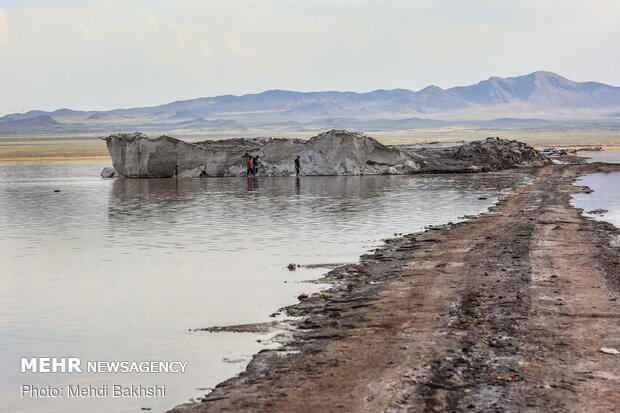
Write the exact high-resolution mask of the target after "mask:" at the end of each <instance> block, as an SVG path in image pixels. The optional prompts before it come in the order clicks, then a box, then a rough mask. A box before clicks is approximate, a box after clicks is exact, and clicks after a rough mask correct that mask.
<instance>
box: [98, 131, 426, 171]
mask: <svg viewBox="0 0 620 413" xmlns="http://www.w3.org/2000/svg"><path fill="white" fill-rule="evenodd" d="M103 139H104V140H105V141H106V144H107V147H108V151H109V152H110V156H111V157H112V163H113V165H114V169H115V171H116V176H123V177H127V178H146V177H152V178H157V177H159V178H165V177H171V176H173V174H174V170H175V166H176V165H178V168H179V176H181V177H199V176H243V175H245V173H246V168H245V159H246V157H247V156H248V155H249V156H259V159H260V162H259V174H260V175H267V176H286V175H290V174H292V173H294V171H295V168H294V163H293V161H294V159H295V158H296V157H297V156H299V157H300V159H301V165H302V172H303V174H304V175H377V174H406V173H414V172H417V171H418V170H419V169H420V166H419V165H418V164H417V163H416V162H415V161H414V160H413V157H412V156H411V155H409V154H407V153H406V152H403V151H401V150H398V149H396V148H390V147H388V146H385V145H383V144H381V143H379V142H378V141H376V140H375V139H373V138H371V137H369V136H366V135H364V134H363V133H351V132H346V131H330V132H325V133H322V134H320V135H318V136H315V137H313V138H311V139H310V140H308V141H304V140H300V139H273V138H258V139H235V140H228V141H206V142H200V143H188V142H183V141H180V140H178V139H175V138H171V137H169V136H161V137H159V138H156V139H151V138H149V137H148V136H146V135H144V134H141V133H132V134H115V135H110V136H108V137H107V138H103Z"/></svg>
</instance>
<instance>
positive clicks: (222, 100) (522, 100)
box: [0, 72, 620, 134]
mask: <svg viewBox="0 0 620 413" xmlns="http://www.w3.org/2000/svg"><path fill="white" fill-rule="evenodd" d="M619 111H620V87H615V86H610V85H606V84H603V83H598V82H575V81H572V80H569V79H566V78H564V77H562V76H560V75H557V74H555V73H551V72H534V73H530V74H528V75H524V76H517V77H507V78H500V77H491V78H489V79H487V80H483V81H481V82H478V83H477V84H475V85H469V86H457V87H452V88H449V89H442V88H440V87H437V86H428V87H426V88H424V89H421V90H419V91H411V90H407V89H393V90H375V91H372V92H365V93H356V92H336V91H325V92H295V91H287V90H268V91H265V92H262V93H257V94H247V95H242V96H234V95H222V96H215V97H202V98H196V99H189V100H181V101H175V102H171V103H167V104H164V105H159V106H153V107H142V108H132V109H115V110H110V111H73V110H70V109H59V110H56V111H54V112H44V111H38V110H37V111H30V112H27V113H21V114H19V113H18V114H10V115H7V116H4V117H2V118H0V134H2V133H5V132H6V131H7V130H16V129H18V130H19V129H20V128H21V129H23V130H27V129H28V128H29V127H30V126H29V123H28V122H25V123H23V124H20V123H18V122H20V121H23V120H25V119H30V118H39V117H41V116H47V117H49V118H50V119H51V120H52V121H55V122H61V123H62V125H61V124H49V125H47V126H48V127H50V128H53V129H55V131H56V130H57V129H58V127H61V126H63V125H64V126H65V127H66V128H68V129H70V130H79V131H89V130H90V131H93V130H113V129H114V128H122V127H124V126H131V127H132V128H133V129H140V127H141V126H145V127H147V128H158V127H159V128H160V129H161V130H215V131H217V130H220V129H221V130H228V131H244V130H246V129H255V128H266V129H269V127H270V125H274V126H276V125H279V126H277V127H276V129H277V128H278V127H280V128H283V127H286V128H294V127H301V128H310V129H312V128H314V127H316V125H318V124H327V123H328V124H330V125H332V124H333V121H334V120H336V121H337V120H338V119H341V120H346V121H347V122H348V123H352V124H356V125H359V126H360V127H362V128H363V127H364V125H365V124H374V125H378V124H384V125H386V126H388V124H390V125H391V126H390V127H393V128H405V129H406V128H415V127H428V126H432V125H437V122H439V123H441V122H448V123H450V122H454V121H456V120H460V121H463V120H467V121H484V122H487V123H488V122H489V121H492V120H494V119H495V120H496V121H497V122H495V123H496V124H511V123H515V124H516V123H519V124H523V123H528V122H527V120H528V119H529V120H532V119H530V118H536V119H533V120H536V121H537V122H535V123H537V124H540V123H541V122H538V120H543V121H544V120H545V119H556V118H568V117H571V116H572V117H582V118H598V119H602V118H605V119H607V120H609V119H610V117H614V114H617V113H618V112H619ZM539 118H540V119H539ZM41 119H42V118H41ZM512 120H514V121H512ZM41 122H42V120H40V121H39V123H41ZM48 122H49V120H48ZM43 123H45V122H43ZM284 125H287V126H284ZM31 126H32V125H31ZM334 126H338V125H334ZM45 127H46V125H45V124H42V125H37V126H36V128H38V129H41V128H45ZM106 128H107V129H106Z"/></svg>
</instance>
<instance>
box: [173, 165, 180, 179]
mask: <svg viewBox="0 0 620 413" xmlns="http://www.w3.org/2000/svg"><path fill="white" fill-rule="evenodd" d="M174 178H175V179H179V165H175V166H174Z"/></svg>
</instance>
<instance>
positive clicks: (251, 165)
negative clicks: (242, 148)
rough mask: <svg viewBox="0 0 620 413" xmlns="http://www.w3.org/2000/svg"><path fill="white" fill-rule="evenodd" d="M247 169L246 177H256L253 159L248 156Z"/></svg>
mask: <svg viewBox="0 0 620 413" xmlns="http://www.w3.org/2000/svg"><path fill="white" fill-rule="evenodd" d="M245 167H246V168H247V173H246V175H245V176H251V175H254V161H252V157H251V156H249V155H248V159H247V160H246V161H245Z"/></svg>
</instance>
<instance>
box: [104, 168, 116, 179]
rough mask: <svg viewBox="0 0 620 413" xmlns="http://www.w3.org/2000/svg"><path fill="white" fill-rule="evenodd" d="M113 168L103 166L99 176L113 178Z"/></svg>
mask: <svg viewBox="0 0 620 413" xmlns="http://www.w3.org/2000/svg"><path fill="white" fill-rule="evenodd" d="M114 172H115V171H114V168H111V167H109V166H106V167H105V168H103V171H101V177H102V178H114Z"/></svg>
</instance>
